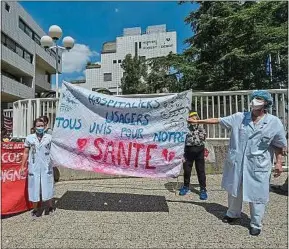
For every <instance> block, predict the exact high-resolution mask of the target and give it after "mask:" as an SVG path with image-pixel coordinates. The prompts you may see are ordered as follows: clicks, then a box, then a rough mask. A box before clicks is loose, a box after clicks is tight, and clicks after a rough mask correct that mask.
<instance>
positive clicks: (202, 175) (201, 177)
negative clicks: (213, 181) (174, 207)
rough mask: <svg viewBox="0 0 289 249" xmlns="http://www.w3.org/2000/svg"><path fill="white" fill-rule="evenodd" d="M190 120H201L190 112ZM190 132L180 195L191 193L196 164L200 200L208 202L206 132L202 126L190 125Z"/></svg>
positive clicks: (186, 144)
mask: <svg viewBox="0 0 289 249" xmlns="http://www.w3.org/2000/svg"><path fill="white" fill-rule="evenodd" d="M189 118H191V119H199V116H198V114H197V113H196V112H190V115H189ZM189 130H190V132H189V133H188V134H187V137H186V142H185V154H184V157H185V162H184V165H183V168H184V185H183V187H182V188H181V189H180V192H179V195H186V194H187V193H189V191H190V178H191V173H192V167H193V163H195V167H196V171H197V176H198V181H199V185H200V199H201V200H207V198H208V194H207V189H206V172H205V155H204V152H205V140H206V131H205V129H204V128H203V127H202V126H201V125H189Z"/></svg>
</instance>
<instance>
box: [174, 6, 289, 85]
mask: <svg viewBox="0 0 289 249" xmlns="http://www.w3.org/2000/svg"><path fill="white" fill-rule="evenodd" d="M198 3H199V8H198V9H197V10H196V11H193V12H191V13H190V14H189V16H188V17H187V18H186V20H185V22H186V23H187V24H189V25H191V27H192V30H193V32H194V35H193V36H192V37H190V38H188V39H187V40H186V42H187V43H188V44H189V48H188V49H187V50H186V51H185V52H184V54H183V55H182V56H184V57H185V59H184V61H185V63H184V64H183V63H181V64H179V70H180V71H181V72H182V73H183V75H184V76H183V78H182V84H183V85H185V86H186V87H189V86H190V87H191V88H193V89H194V90H209V91H214V90H238V89H255V88H276V87H279V85H280V84H282V85H287V84H288V83H287V81H288V77H287V75H288V74H287V72H288V56H287V55H288V3H287V2H267V1H261V2H259V3H256V2H245V3H244V4H239V3H238V2H225V1H224V2H217V1H216V2H206V1H203V2H198ZM269 55H271V58H272V72H273V75H272V77H270V75H268V73H267V72H266V68H267V59H268V56H269ZM177 68H178V67H177ZM192 73H193V74H192Z"/></svg>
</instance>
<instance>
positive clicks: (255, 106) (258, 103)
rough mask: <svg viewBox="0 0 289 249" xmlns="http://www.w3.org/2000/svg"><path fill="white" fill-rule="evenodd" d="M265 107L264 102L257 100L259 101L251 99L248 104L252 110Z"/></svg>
mask: <svg viewBox="0 0 289 249" xmlns="http://www.w3.org/2000/svg"><path fill="white" fill-rule="evenodd" d="M264 105H265V101H264V100H259V99H253V100H252V101H251V103H250V107H251V108H252V110H261V109H262V108H263V107H264Z"/></svg>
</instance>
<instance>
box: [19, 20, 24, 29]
mask: <svg viewBox="0 0 289 249" xmlns="http://www.w3.org/2000/svg"><path fill="white" fill-rule="evenodd" d="M19 28H20V29H22V30H23V31H25V23H24V22H23V21H22V20H21V19H19Z"/></svg>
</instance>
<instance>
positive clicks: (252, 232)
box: [250, 227, 261, 236]
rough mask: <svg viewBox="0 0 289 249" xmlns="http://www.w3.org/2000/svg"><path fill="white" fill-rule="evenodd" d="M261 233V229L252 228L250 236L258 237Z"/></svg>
mask: <svg viewBox="0 0 289 249" xmlns="http://www.w3.org/2000/svg"><path fill="white" fill-rule="evenodd" d="M260 233H261V229H258V228H255V227H250V235H252V236H258V235H259V234H260Z"/></svg>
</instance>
